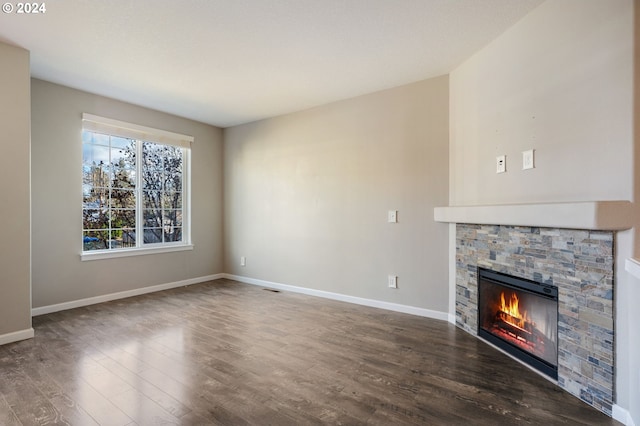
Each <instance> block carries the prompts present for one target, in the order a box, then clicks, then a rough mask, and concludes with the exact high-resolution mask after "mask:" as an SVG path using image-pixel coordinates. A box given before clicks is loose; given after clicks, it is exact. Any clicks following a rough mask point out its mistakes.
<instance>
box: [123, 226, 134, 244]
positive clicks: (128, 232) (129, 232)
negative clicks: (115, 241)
mask: <svg viewBox="0 0 640 426" xmlns="http://www.w3.org/2000/svg"><path fill="white" fill-rule="evenodd" d="M121 231H122V240H121V244H122V247H135V246H136V231H135V229H131V228H123V229H122V230H121Z"/></svg>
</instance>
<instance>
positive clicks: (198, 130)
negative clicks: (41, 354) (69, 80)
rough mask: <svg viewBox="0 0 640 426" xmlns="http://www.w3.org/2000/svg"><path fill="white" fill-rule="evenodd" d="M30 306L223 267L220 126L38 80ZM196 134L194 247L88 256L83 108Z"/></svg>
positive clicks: (34, 104) (34, 82) (169, 280)
mask: <svg viewBox="0 0 640 426" xmlns="http://www.w3.org/2000/svg"><path fill="white" fill-rule="evenodd" d="M31 94H32V101H31V104H32V164H33V169H32V191H33V220H32V227H33V307H34V308H36V307H42V306H49V305H53V304H58V303H64V302H69V301H75V300H78V299H84V298H90V297H96V296H101V295H105V294H111V293H116V292H122V291H128V290H133V289H137V288H142V287H148V286H154V285H160V284H166V283H173V282H178V281H183V280H188V279H193V278H198V277H206V276H209V275H212V274H217V273H220V272H223V271H222V257H223V253H222V130H221V129H219V128H215V127H212V126H209V125H206V124H201V123H197V122H194V121H191V120H187V119H184V118H179V117H175V116H171V115H168V114H164V113H161V112H157V111H153V110H149V109H146V108H142V107H138V106H135V105H131V104H127V103H123V102H119V101H115V100H113V99H109V98H105V97H101V96H96V95H93V94H89V93H85V92H81V91H78V90H74V89H70V88H68V87H64V86H60V85H56V84H53V83H49V82H45V81H42V80H37V79H33V80H32V85H31ZM83 112H86V113H90V114H96V115H100V116H104V117H108V118H113V119H116V120H122V121H127V122H131V123H135V124H140V125H143V126H149V127H154V128H158V129H162V130H168V131H172V132H176V133H182V134H186V135H190V136H193V137H194V138H195V141H194V142H193V144H192V151H191V154H192V155H191V220H192V230H191V234H192V241H193V244H194V249H193V250H192V251H182V252H173V253H163V254H153V255H145V256H134V257H127V258H117V259H107V260H94V261H85V262H82V261H81V260H80V252H81V250H82V236H81V225H82V211H81V208H82V188H81V184H82V170H81V163H82V149H81V144H82V142H81V139H80V135H81V129H82V121H81V117H82V113H83Z"/></svg>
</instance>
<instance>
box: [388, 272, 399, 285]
mask: <svg viewBox="0 0 640 426" xmlns="http://www.w3.org/2000/svg"><path fill="white" fill-rule="evenodd" d="M389 288H398V277H397V276H396V275H389Z"/></svg>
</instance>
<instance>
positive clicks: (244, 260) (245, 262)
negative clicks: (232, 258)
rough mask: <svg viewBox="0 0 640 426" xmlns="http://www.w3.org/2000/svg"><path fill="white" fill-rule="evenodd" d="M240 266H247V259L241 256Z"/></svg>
mask: <svg viewBox="0 0 640 426" xmlns="http://www.w3.org/2000/svg"><path fill="white" fill-rule="evenodd" d="M240 266H247V258H246V257H244V256H240Z"/></svg>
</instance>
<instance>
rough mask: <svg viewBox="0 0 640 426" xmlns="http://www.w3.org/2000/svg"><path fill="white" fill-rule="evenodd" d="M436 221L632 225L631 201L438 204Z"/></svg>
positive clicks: (606, 227) (549, 225) (596, 226)
mask: <svg viewBox="0 0 640 426" xmlns="http://www.w3.org/2000/svg"><path fill="white" fill-rule="evenodd" d="M433 216H434V220H435V221H436V222H449V223H473V224H480V225H513V226H539V227H545V228H566V229H590V230H601V231H621V230H624V229H630V228H631V227H632V226H633V209H632V204H631V202H629V201H583V202H571V203H538V204H502V205H484V206H450V207H436V208H434V211H433Z"/></svg>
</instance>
